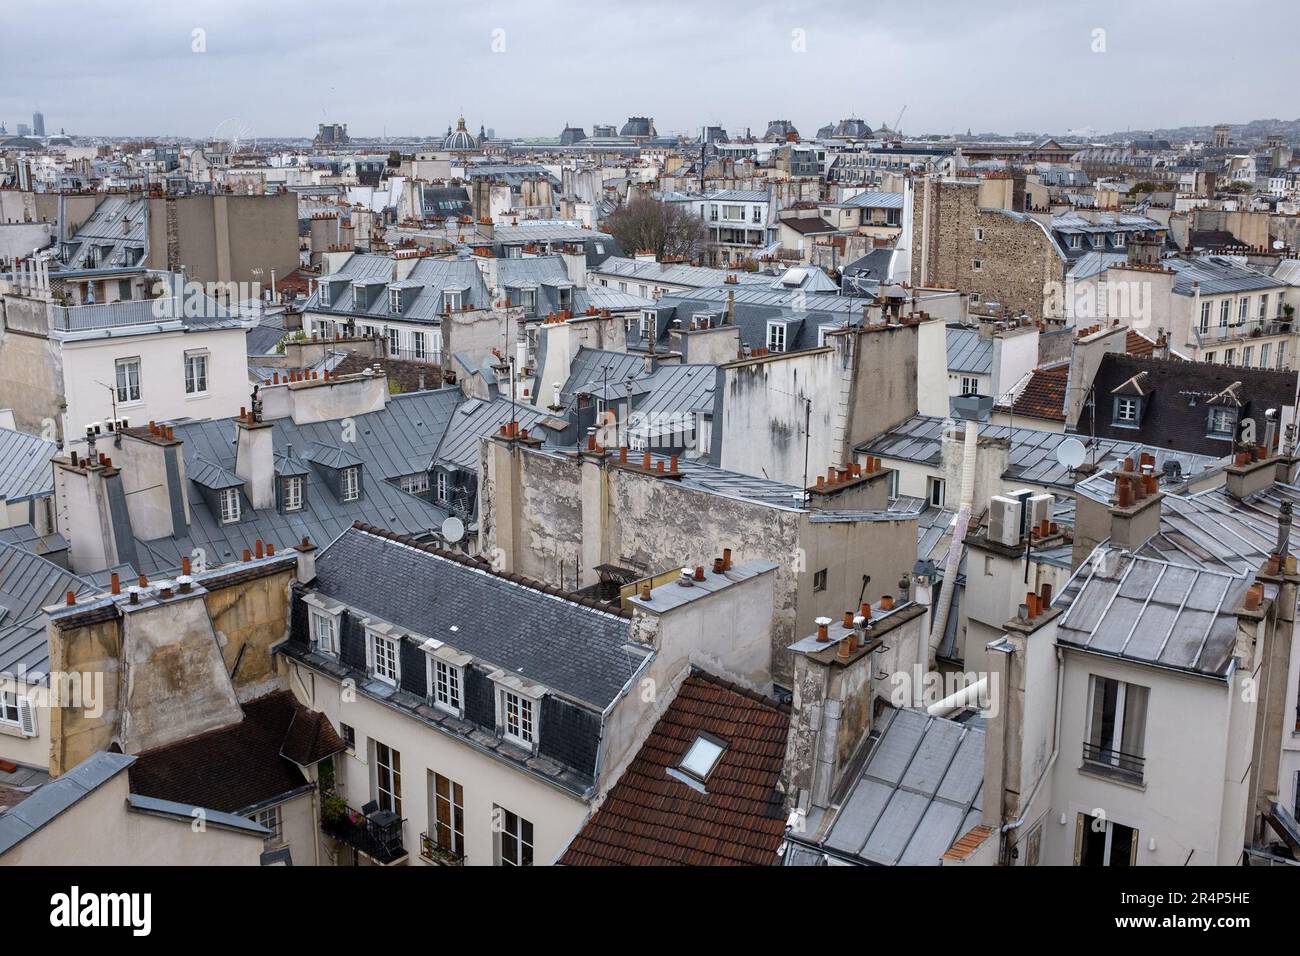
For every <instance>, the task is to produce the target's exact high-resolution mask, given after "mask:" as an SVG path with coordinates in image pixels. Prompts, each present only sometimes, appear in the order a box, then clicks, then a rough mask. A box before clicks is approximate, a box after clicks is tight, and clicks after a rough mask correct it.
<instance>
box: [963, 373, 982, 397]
mask: <svg viewBox="0 0 1300 956" xmlns="http://www.w3.org/2000/svg"><path fill="white" fill-rule="evenodd" d="M979 391H980V380H979V379H978V378H975V377H974V376H971V375H963V376H962V377H961V393H962V394H963V395H978V394H979Z"/></svg>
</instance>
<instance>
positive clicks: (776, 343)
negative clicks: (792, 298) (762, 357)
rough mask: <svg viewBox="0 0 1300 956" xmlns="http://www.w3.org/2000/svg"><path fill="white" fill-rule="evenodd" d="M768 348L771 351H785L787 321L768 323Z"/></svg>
mask: <svg viewBox="0 0 1300 956" xmlns="http://www.w3.org/2000/svg"><path fill="white" fill-rule="evenodd" d="M767 350H768V351H769V352H784V351H785V323H784V322H769V323H767Z"/></svg>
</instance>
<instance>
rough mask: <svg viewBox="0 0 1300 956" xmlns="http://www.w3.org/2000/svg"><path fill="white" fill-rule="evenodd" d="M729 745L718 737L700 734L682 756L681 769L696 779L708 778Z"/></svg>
mask: <svg viewBox="0 0 1300 956" xmlns="http://www.w3.org/2000/svg"><path fill="white" fill-rule="evenodd" d="M726 749H727V745H726V744H725V743H723V742H722V741H721V740H719V739H718V738H716V737H709V736H706V735H705V734H700V735H699V736H698V737H696V738H695V742H694V743H693V744H691V748H690V749H689V750H688V751H686V756H685V757H683V758H682V763H681V769H682V770H683V771H684V772H686V773H688V774H690V775H691V776H692V777H694V778H695V779H696V780H701V781H703V780H707V779H708V777H709V774H710V773H712V772H713V768H714V766H715V765H716V764H717V762H718V758H719V757H721V756H722V751H724V750H726Z"/></svg>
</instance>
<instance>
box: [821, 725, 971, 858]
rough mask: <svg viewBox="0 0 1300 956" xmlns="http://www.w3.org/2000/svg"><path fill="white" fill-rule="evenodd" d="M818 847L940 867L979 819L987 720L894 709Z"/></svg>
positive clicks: (840, 853) (840, 854) (850, 855)
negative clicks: (984, 723)
mask: <svg viewBox="0 0 1300 956" xmlns="http://www.w3.org/2000/svg"><path fill="white" fill-rule="evenodd" d="M880 724H881V729H880V738H879V740H878V741H877V742H876V744H875V746H874V747H873V748H872V750H871V754H870V756H869V757H868V759H867V762H866V765H865V766H864V767H863V769H862V772H861V773H860V774H859V775H858V777H857V779H856V780H854V781H853V783H852V785H851V787H850V788H849V790H848V792H847V794H846V796H845V798H844V800H843V801H842V802H841V804H840V806H839V810H838V812H837V813H836V815H835V819H834V821H833V822H832V823H831V825H830V828H829V830H827V831H826V837H825V839H824V840H823V841H822V842H821V843H820V847H821V848H822V849H824V850H826V851H827V852H829V853H832V854H835V855H836V856H838V857H840V858H841V859H843V860H847V861H849V862H855V863H860V864H874V865H878V866H937V865H938V864H939V860H940V858H941V857H942V856H943V855H944V853H946V852H947V851H948V849H949V848H950V847H951V846H952V845H953V844H954V843H955V842H956V841H957V840H958V839H959V838H960V837H962V836H963V835H964V834H966V833H968V832H969V831H970V830H971V828H972V827H974V826H976V825H977V824H979V822H980V817H981V808H982V796H983V789H984V737H985V731H984V727H983V722H982V721H981V720H979V719H978V718H976V719H973V720H971V721H969V722H966V723H958V722H956V721H952V720H946V719H943V718H940V717H931V716H929V715H928V714H926V713H924V712H923V711H919V710H894V709H890V710H887V711H886V712H885V715H884V716H883V717H882V719H881V721H880Z"/></svg>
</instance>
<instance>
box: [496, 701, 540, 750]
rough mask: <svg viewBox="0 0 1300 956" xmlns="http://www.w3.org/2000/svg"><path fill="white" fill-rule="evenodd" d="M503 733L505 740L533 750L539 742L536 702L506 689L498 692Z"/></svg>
mask: <svg viewBox="0 0 1300 956" xmlns="http://www.w3.org/2000/svg"><path fill="white" fill-rule="evenodd" d="M497 706H498V708H499V718H500V723H501V731H502V734H503V735H504V736H505V738H506V739H507V740H509V741H511V742H512V743H516V744H519V746H521V747H526V748H527V749H529V750H532V748H533V745H534V744H535V743H536V742H537V721H536V702H535V701H534V700H533V699H532V698H531V697H526V696H524V695H523V694H520V693H518V692H516V691H513V690H509V689H507V688H505V687H502V688H499V689H498V691H497Z"/></svg>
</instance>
